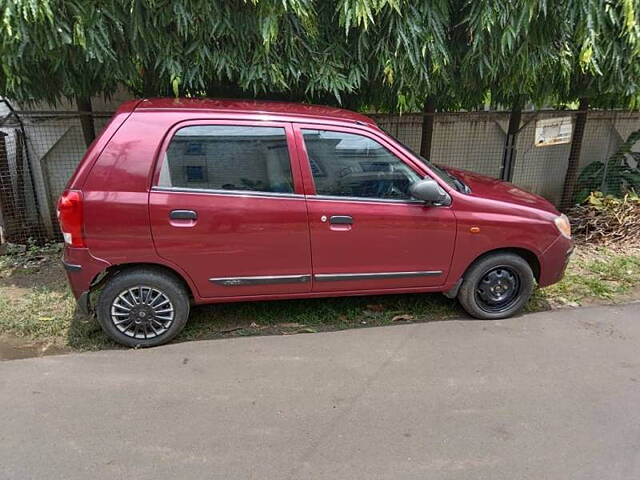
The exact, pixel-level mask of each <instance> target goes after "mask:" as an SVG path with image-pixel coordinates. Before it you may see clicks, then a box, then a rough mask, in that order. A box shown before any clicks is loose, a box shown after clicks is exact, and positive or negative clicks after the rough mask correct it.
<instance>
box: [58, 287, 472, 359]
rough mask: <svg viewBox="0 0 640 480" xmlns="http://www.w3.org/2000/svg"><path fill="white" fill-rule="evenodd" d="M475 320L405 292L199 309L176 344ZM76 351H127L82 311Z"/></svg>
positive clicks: (440, 299) (434, 298)
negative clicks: (118, 349)
mask: <svg viewBox="0 0 640 480" xmlns="http://www.w3.org/2000/svg"><path fill="white" fill-rule="evenodd" d="M451 319H456V320H469V321H473V319H472V318H471V317H469V316H468V315H467V314H466V313H465V312H464V310H462V308H461V307H460V306H459V304H458V302H457V301H456V300H451V299H448V298H446V297H444V296H443V295H441V294H436V293H427V294H402V295H377V296H358V297H337V298H316V299H302V300H277V301H260V302H237V303H221V304H211V305H199V306H193V307H192V308H191V314H190V317H189V321H188V322H187V325H186V327H185V329H184V330H183V331H182V332H181V333H180V335H178V337H177V338H176V339H175V340H173V343H176V342H186V341H194V340H210V339H219V338H233V337H244V336H260V335H292V334H299V333H316V332H326V331H336V330H346V329H353V328H367V327H378V326H391V325H399V324H407V323H424V322H436V321H445V320H451ZM67 344H68V345H69V347H70V348H72V349H76V350H99V349H112V348H125V347H121V346H119V345H118V344H116V343H115V342H113V341H111V340H110V339H109V338H107V337H106V335H105V334H104V333H103V332H102V330H101V328H100V325H99V324H98V321H97V320H96V319H95V318H94V317H93V316H87V315H84V314H82V313H81V312H79V311H78V310H77V309H76V312H75V313H74V316H73V319H72V320H71V324H70V326H69V330H68V335H67Z"/></svg>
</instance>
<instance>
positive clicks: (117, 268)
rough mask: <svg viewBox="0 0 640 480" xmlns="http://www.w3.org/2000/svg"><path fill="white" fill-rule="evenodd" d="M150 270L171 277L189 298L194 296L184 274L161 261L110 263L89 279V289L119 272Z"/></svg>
mask: <svg viewBox="0 0 640 480" xmlns="http://www.w3.org/2000/svg"><path fill="white" fill-rule="evenodd" d="M137 269H143V270H152V271H156V272H161V273H164V274H166V275H169V276H171V277H173V278H174V279H175V280H176V281H177V282H178V283H180V285H182V286H183V287H184V289H185V291H186V292H187V293H188V294H189V298H190V299H191V300H193V299H194V298H195V293H196V292H195V287H194V286H193V285H191V283H190V282H189V281H188V280H187V279H186V278H185V276H184V275H183V274H182V273H181V272H179V271H178V270H177V269H175V268H172V267H170V266H168V265H164V264H161V263H152V262H132V263H120V264H116V265H110V266H109V267H107V268H106V269H104V270H103V271H102V272H100V273H98V274H97V275H96V276H95V277H94V278H93V280H92V281H91V291H94V290H95V289H97V288H100V287H101V286H103V285H104V284H105V283H106V282H108V281H109V279H111V278H113V277H114V276H115V275H118V274H119V273H122V272H125V271H130V270H137Z"/></svg>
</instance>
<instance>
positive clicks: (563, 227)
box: [553, 213, 571, 238]
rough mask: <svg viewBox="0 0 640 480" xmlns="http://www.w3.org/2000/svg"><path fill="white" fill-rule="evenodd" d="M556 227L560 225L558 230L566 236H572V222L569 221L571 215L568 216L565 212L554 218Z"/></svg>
mask: <svg viewBox="0 0 640 480" xmlns="http://www.w3.org/2000/svg"><path fill="white" fill-rule="evenodd" d="M553 221H554V223H555V224H556V227H558V231H559V232H560V233H561V234H562V235H563V236H564V237H566V238H571V223H570V222H569V217H567V216H566V215H565V214H564V213H563V214H562V215H560V216H559V217H556V218H555V219H554V220H553Z"/></svg>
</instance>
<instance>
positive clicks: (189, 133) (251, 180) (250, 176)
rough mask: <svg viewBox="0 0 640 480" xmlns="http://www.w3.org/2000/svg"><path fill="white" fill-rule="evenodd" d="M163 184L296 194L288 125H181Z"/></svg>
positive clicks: (162, 175)
mask: <svg viewBox="0 0 640 480" xmlns="http://www.w3.org/2000/svg"><path fill="white" fill-rule="evenodd" d="M158 186H159V187H166V188H174V189H198V190H203V189H204V190H214V191H215V190H226V191H253V192H272V193H292V192H293V191H294V190H293V178H292V174H291V162H290V158H289V150H288V146H287V135H286V132H285V129H284V128H282V127H258V126H239V125H192V126H187V127H184V128H181V129H180V130H178V131H177V132H176V133H175V135H174V136H173V138H172V139H171V142H170V144H169V147H168V148H167V151H166V154H165V156H164V158H163V162H162V166H161V169H160V177H159V180H158Z"/></svg>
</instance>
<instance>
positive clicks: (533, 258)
mask: <svg viewBox="0 0 640 480" xmlns="http://www.w3.org/2000/svg"><path fill="white" fill-rule="evenodd" d="M496 253H514V254H516V255H518V256H519V257H522V258H523V259H524V260H525V261H526V262H527V263H528V264H529V267H531V271H532V272H533V276H534V278H535V279H536V282H539V281H540V259H539V258H538V255H536V254H535V253H534V252H532V251H531V250H528V249H526V248H520V247H507V248H495V249H493V250H489V251H486V252H484V253H482V254H480V255H478V256H477V257H476V258H475V259H474V260H473V261H472V262H471V263H469V265H468V266H467V268H466V269H465V271H464V274H463V275H462V277H463V278H464V275H465V274H466V273H467V272H468V271H469V269H470V268H471V267H472V266H473V265H475V264H476V263H478V262H479V261H480V260H482V259H483V258H486V257H488V256H489V255H494V254H496Z"/></svg>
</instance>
